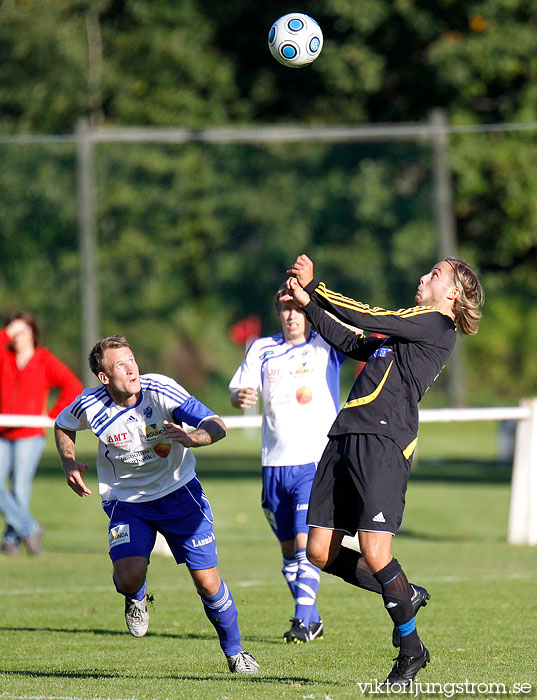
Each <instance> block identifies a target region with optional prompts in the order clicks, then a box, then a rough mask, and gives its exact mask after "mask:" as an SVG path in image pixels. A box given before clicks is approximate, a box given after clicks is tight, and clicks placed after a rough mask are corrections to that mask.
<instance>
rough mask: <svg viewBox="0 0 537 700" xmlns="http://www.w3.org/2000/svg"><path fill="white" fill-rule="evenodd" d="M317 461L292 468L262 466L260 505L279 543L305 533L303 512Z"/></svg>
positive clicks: (305, 513)
mask: <svg viewBox="0 0 537 700" xmlns="http://www.w3.org/2000/svg"><path fill="white" fill-rule="evenodd" d="M316 468H317V464H316V462H310V463H309V464H298V465H296V466H293V467H263V469H262V478H263V494H262V496H261V505H262V507H263V510H264V511H265V516H266V518H267V520H268V522H269V525H270V527H271V528H272V530H273V531H274V534H275V535H276V537H277V538H278V539H279V540H280V542H287V541H289V540H294V538H295V537H296V535H297V534H298V533H299V532H307V531H308V526H307V525H306V515H307V512H308V503H309V500H310V492H311V485H312V484H313V479H314V477H315V470H316Z"/></svg>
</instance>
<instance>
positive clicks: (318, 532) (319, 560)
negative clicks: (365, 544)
mask: <svg viewBox="0 0 537 700" xmlns="http://www.w3.org/2000/svg"><path fill="white" fill-rule="evenodd" d="M342 539H343V533H342V532H339V531H337V530H323V529H321V528H314V527H312V528H310V531H309V535H308V545H307V548H306V556H307V557H308V559H309V561H310V562H311V563H312V564H313V565H314V566H316V567H317V568H318V569H321V570H323V569H325V568H326V567H327V566H328V565H329V564H331V563H332V562H333V561H334V559H335V558H336V557H337V555H338V554H339V550H340V548H341V540H342Z"/></svg>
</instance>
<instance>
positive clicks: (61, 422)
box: [56, 396, 91, 430]
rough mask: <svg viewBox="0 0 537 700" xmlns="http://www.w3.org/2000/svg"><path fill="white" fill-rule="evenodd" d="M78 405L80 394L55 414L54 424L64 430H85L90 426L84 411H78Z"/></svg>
mask: <svg viewBox="0 0 537 700" xmlns="http://www.w3.org/2000/svg"><path fill="white" fill-rule="evenodd" d="M79 406H80V396H79V397H77V398H76V399H75V400H74V401H73V403H71V404H70V405H69V406H66V407H65V408H64V409H63V411H61V412H60V413H59V414H58V415H57V416H56V424H57V425H58V427H59V428H63V429H64V430H87V429H88V428H90V427H91V426H90V424H89V421H88V417H87V414H86V411H80V410H79Z"/></svg>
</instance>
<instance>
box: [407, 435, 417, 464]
mask: <svg viewBox="0 0 537 700" xmlns="http://www.w3.org/2000/svg"><path fill="white" fill-rule="evenodd" d="M417 444H418V438H414V439H413V440H412V442H411V443H410V445H408V446H407V447H405V449H404V450H403V457H404V458H405V459H408V458H409V457H411V456H412V454H413V453H414V450H415V449H416V445H417Z"/></svg>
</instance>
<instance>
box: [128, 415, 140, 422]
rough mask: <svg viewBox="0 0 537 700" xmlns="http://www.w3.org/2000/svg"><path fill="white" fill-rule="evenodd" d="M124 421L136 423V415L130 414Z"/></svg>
mask: <svg viewBox="0 0 537 700" xmlns="http://www.w3.org/2000/svg"><path fill="white" fill-rule="evenodd" d="M125 423H138V418H136V416H131V417H130V418H127V420H126V421H125Z"/></svg>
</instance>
